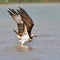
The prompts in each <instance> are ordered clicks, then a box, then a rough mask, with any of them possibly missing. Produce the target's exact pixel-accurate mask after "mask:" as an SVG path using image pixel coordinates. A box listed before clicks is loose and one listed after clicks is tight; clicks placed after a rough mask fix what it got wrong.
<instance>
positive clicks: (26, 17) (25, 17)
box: [17, 7, 34, 36]
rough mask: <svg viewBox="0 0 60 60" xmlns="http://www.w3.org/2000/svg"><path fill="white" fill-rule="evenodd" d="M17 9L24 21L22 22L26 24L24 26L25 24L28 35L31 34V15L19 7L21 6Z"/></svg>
mask: <svg viewBox="0 0 60 60" xmlns="http://www.w3.org/2000/svg"><path fill="white" fill-rule="evenodd" d="M17 11H18V12H19V14H20V15H21V17H22V20H23V22H24V23H25V24H26V26H27V31H28V34H29V36H31V30H32V27H33V25H34V23H33V21H32V19H31V17H30V16H29V15H28V14H27V12H26V11H25V10H24V9H23V8H21V7H19V10H17Z"/></svg>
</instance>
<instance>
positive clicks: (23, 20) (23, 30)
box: [8, 7, 34, 45]
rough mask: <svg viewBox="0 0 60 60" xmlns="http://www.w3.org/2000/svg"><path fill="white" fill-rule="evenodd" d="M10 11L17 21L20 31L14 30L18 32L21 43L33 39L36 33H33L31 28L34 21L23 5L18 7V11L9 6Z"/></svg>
mask: <svg viewBox="0 0 60 60" xmlns="http://www.w3.org/2000/svg"><path fill="white" fill-rule="evenodd" d="M8 12H9V15H11V16H12V18H13V20H14V21H15V22H16V23H17V26H18V32H17V31H16V30H14V32H15V33H16V34H17V37H18V38H19V42H20V43H21V45H23V44H24V43H25V42H27V41H29V42H30V41H32V37H33V36H34V34H33V35H31V30H32V28H33V26H34V23H33V21H32V19H31V17H30V16H29V15H28V14H27V12H26V11H25V10H24V9H23V8H21V7H19V9H16V11H15V10H14V9H10V8H9V10H8Z"/></svg>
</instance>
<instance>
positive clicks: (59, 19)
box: [0, 3, 60, 60]
mask: <svg viewBox="0 0 60 60" xmlns="http://www.w3.org/2000/svg"><path fill="white" fill-rule="evenodd" d="M19 6H21V7H23V8H24V9H25V10H26V11H27V12H28V14H29V15H30V16H31V18H32V19H33V21H34V24H35V25H34V27H33V30H32V34H33V33H34V34H36V35H37V37H34V38H33V41H32V42H31V43H26V44H25V45H26V47H28V48H21V47H19V42H18V38H17V37H16V34H15V33H14V32H13V29H16V30H17V26H16V23H15V22H14V21H13V20H12V18H11V17H10V16H9V14H8V12H7V10H8V8H14V9H17V8H18V7H19ZM0 60H60V3H49V4H48V3H46V4H44V3H42V4H41V3H40V4H15V5H13V4H11V5H0Z"/></svg>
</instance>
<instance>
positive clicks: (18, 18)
mask: <svg viewBox="0 0 60 60" xmlns="http://www.w3.org/2000/svg"><path fill="white" fill-rule="evenodd" d="M8 12H9V14H10V15H11V16H12V18H13V20H14V21H15V22H16V23H17V26H18V34H19V35H20V36H21V35H22V33H23V32H24V22H23V21H22V18H21V16H20V14H19V13H18V12H16V11H15V10H14V9H10V8H9V10H8ZM14 32H16V31H15V30H14Z"/></svg>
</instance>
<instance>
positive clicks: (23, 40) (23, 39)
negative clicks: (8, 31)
mask: <svg viewBox="0 0 60 60" xmlns="http://www.w3.org/2000/svg"><path fill="white" fill-rule="evenodd" d="M17 37H18V38H19V42H20V43H21V44H24V43H25V42H27V41H29V39H30V37H29V35H27V34H25V35H23V36H21V37H20V36H19V35H17Z"/></svg>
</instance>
